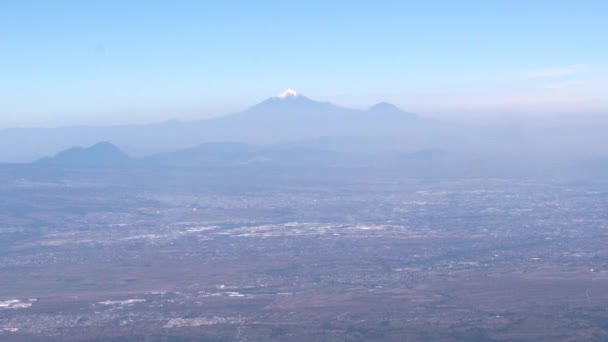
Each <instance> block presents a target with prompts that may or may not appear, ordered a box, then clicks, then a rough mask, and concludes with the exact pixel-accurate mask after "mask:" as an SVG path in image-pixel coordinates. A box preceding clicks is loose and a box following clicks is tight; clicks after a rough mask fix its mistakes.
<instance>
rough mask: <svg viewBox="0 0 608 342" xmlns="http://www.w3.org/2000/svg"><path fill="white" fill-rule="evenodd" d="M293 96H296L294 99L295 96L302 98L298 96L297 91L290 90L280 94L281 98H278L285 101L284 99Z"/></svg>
mask: <svg viewBox="0 0 608 342" xmlns="http://www.w3.org/2000/svg"><path fill="white" fill-rule="evenodd" d="M292 96H294V97H295V96H300V94H298V92H297V91H295V90H293V89H291V88H289V89H287V90H285V91H284V92H282V93H280V94H279V96H278V98H280V99H284V98H287V97H292Z"/></svg>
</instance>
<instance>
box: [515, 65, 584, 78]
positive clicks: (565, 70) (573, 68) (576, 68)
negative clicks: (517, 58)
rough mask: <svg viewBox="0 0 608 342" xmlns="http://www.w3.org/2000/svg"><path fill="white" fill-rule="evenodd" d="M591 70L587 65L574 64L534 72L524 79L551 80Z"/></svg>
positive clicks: (526, 74)
mask: <svg viewBox="0 0 608 342" xmlns="http://www.w3.org/2000/svg"><path fill="white" fill-rule="evenodd" d="M588 70H589V65H587V64H572V65H567V66H563V67H558V68H549V69H540V70H532V71H528V72H526V73H524V74H523V77H524V78H549V77H559V76H568V75H574V74H580V73H583V72H585V71H588Z"/></svg>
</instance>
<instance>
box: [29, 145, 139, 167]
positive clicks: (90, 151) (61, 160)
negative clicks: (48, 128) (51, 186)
mask: <svg viewBox="0 0 608 342" xmlns="http://www.w3.org/2000/svg"><path fill="white" fill-rule="evenodd" d="M132 161H133V159H132V158H131V157H130V156H128V155H127V154H126V153H124V152H123V151H122V150H120V149H119V148H118V147H116V146H114V145H113V144H111V143H109V142H100V143H97V144H95V145H93V146H90V147H84V148H83V147H71V148H69V149H66V150H63V151H61V152H59V153H57V154H56V155H55V156H53V157H45V158H42V159H40V160H39V161H38V163H41V164H52V165H65V166H117V165H125V164H127V163H130V162H132Z"/></svg>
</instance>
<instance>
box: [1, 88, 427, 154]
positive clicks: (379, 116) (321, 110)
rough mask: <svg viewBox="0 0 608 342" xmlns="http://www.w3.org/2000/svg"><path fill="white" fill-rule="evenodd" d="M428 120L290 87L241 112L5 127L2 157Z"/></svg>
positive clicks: (264, 138)
mask: <svg viewBox="0 0 608 342" xmlns="http://www.w3.org/2000/svg"><path fill="white" fill-rule="evenodd" d="M425 124H428V120H424V119H421V118H419V117H418V116H416V115H414V114H412V113H407V112H404V111H402V110H400V109H399V108H397V107H396V106H394V105H391V104H389V103H379V104H377V105H374V106H372V107H371V108H369V109H368V110H357V109H350V108H343V107H340V106H336V105H334V104H332V103H329V102H319V101H315V100H312V99H309V98H308V97H306V96H303V95H301V94H298V93H297V92H295V91H293V90H291V89H289V90H288V91H286V92H285V93H283V94H281V95H279V96H276V97H271V98H268V99H266V100H265V101H263V102H261V103H259V104H257V105H254V106H252V107H250V108H248V109H246V110H244V111H242V112H238V113H233V114H229V115H225V116H220V117H214V118H208V119H201V120H195V121H189V122H179V121H168V122H161V123H154V124H145V125H128V126H105V127H92V126H78V127H62V128H31V129H30V128H19V129H5V130H0V144H2V145H3V146H12V148H11V149H3V150H2V151H0V161H28V160H34V159H37V158H40V157H42V156H45V155H50V154H52V153H55V152H56V151H58V150H61V149H65V148H69V147H71V146H82V145H91V144H95V143H97V142H99V141H111V142H113V143H114V144H117V145H118V146H121V147H122V148H123V149H125V150H127V151H128V152H130V153H132V154H135V155H145V154H153V153H160V152H169V151H173V150H176V149H182V148H187V147H190V146H196V145H199V144H201V143H204V142H221V141H235V142H242V143H255V144H260V143H262V144H273V143H279V142H288V141H294V140H310V139H317V138H319V137H364V136H383V137H387V136H401V137H403V136H407V135H408V134H409V133H411V132H415V131H417V130H419V128H420V127H422V126H424V125H425Z"/></svg>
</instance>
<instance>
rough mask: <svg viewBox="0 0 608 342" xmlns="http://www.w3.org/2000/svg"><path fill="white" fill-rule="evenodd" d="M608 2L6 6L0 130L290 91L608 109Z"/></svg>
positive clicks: (450, 103) (487, 106)
mask: <svg viewBox="0 0 608 342" xmlns="http://www.w3.org/2000/svg"><path fill="white" fill-rule="evenodd" d="M607 17H608V2H607V1H585V0H581V1H556V0H552V1H541V0H536V1H527V0H526V1H516V0H513V1H366V2H359V1H293V2H292V1H135V0H132V1H111V0H105V1H27V0H21V1H17V0H14V1H13V0H7V1H2V2H0V114H1V116H0V127H12V126H57V125H73V124H124V123H138V122H153V121H159V120H165V119H192V118H199V117H205V116H210V115H217V114H225V113H230V112H233V111H238V110H241V109H244V108H245V107H247V106H249V105H252V104H255V103H257V102H259V101H261V100H263V99H265V98H266V97H269V96H272V95H274V94H277V93H279V92H281V91H282V90H284V89H285V88H288V87H291V88H294V89H296V90H299V91H300V92H301V93H304V94H305V95H307V96H309V97H311V98H314V99H318V100H323V101H331V102H334V103H337V104H340V105H344V106H350V107H358V108H364V107H367V106H370V105H372V104H374V103H375V102H379V101H385V100H386V101H390V102H393V103H395V104H397V105H398V106H400V107H402V108H403V109H405V110H409V111H415V112H418V113H420V114H421V115H428V116H435V117H445V118H452V119H453V118H460V117H481V118H484V117H500V116H522V115H523V116H547V115H561V114H577V115H578V114H580V115H587V114H593V115H601V114H602V113H607V114H608V96H606V95H605V94H607V93H608V78H607V76H608V63H607V61H608V43H607V41H608V38H607V37H608V21H607V20H606V18H607Z"/></svg>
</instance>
